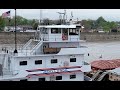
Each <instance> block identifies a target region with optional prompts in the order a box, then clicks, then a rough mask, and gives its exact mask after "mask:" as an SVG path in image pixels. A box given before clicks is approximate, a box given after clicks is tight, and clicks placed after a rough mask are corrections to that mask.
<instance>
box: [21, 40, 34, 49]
mask: <svg viewBox="0 0 120 90" xmlns="http://www.w3.org/2000/svg"><path fill="white" fill-rule="evenodd" d="M32 41H33V39H30V40H29V41H28V42H27V43H26V44H25V45H24V46H23V49H25V48H26V47H28V45H29V44H30V43H31V42H32Z"/></svg>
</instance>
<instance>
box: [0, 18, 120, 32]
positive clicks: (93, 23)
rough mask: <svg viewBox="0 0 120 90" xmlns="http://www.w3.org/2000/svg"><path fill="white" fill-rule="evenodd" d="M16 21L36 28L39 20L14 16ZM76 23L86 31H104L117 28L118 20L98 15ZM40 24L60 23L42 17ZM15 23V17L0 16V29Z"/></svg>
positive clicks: (18, 23)
mask: <svg viewBox="0 0 120 90" xmlns="http://www.w3.org/2000/svg"><path fill="white" fill-rule="evenodd" d="M16 22H17V25H31V26H32V27H33V29H36V28H37V26H38V24H39V20H37V19H31V20H30V19H26V18H23V17H21V16H16ZM76 23H81V24H82V25H84V27H85V28H84V29H85V30H86V31H89V30H97V29H103V30H104V31H105V32H107V31H110V30H111V29H117V28H118V27H119V24H120V22H115V21H111V22H110V21H106V20H105V19H104V18H103V17H102V16H101V17H99V18H98V19H97V20H91V19H88V20H81V21H77V22H76ZM41 24H43V25H46V24H47V25H48V24H49V25H51V24H60V20H50V19H48V18H46V19H43V20H42V22H41ZM14 25H15V17H14V16H13V18H11V19H10V18H2V17H1V16H0V31H2V30H4V27H5V26H14Z"/></svg>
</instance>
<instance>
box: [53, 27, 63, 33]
mask: <svg viewBox="0 0 120 90" xmlns="http://www.w3.org/2000/svg"><path fill="white" fill-rule="evenodd" d="M51 33H61V29H60V28H52V29H51Z"/></svg>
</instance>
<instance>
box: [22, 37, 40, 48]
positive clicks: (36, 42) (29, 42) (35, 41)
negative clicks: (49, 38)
mask: <svg viewBox="0 0 120 90" xmlns="http://www.w3.org/2000/svg"><path fill="white" fill-rule="evenodd" d="M38 42H39V41H38V40H33V39H30V40H29V41H28V42H27V43H26V44H25V45H24V46H23V50H31V49H32V48H33V47H35V46H36V45H37V44H38Z"/></svg>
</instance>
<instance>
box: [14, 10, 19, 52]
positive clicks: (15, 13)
mask: <svg viewBox="0 0 120 90" xmlns="http://www.w3.org/2000/svg"><path fill="white" fill-rule="evenodd" d="M14 53H18V51H17V41H16V9H15V50H14Z"/></svg>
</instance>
